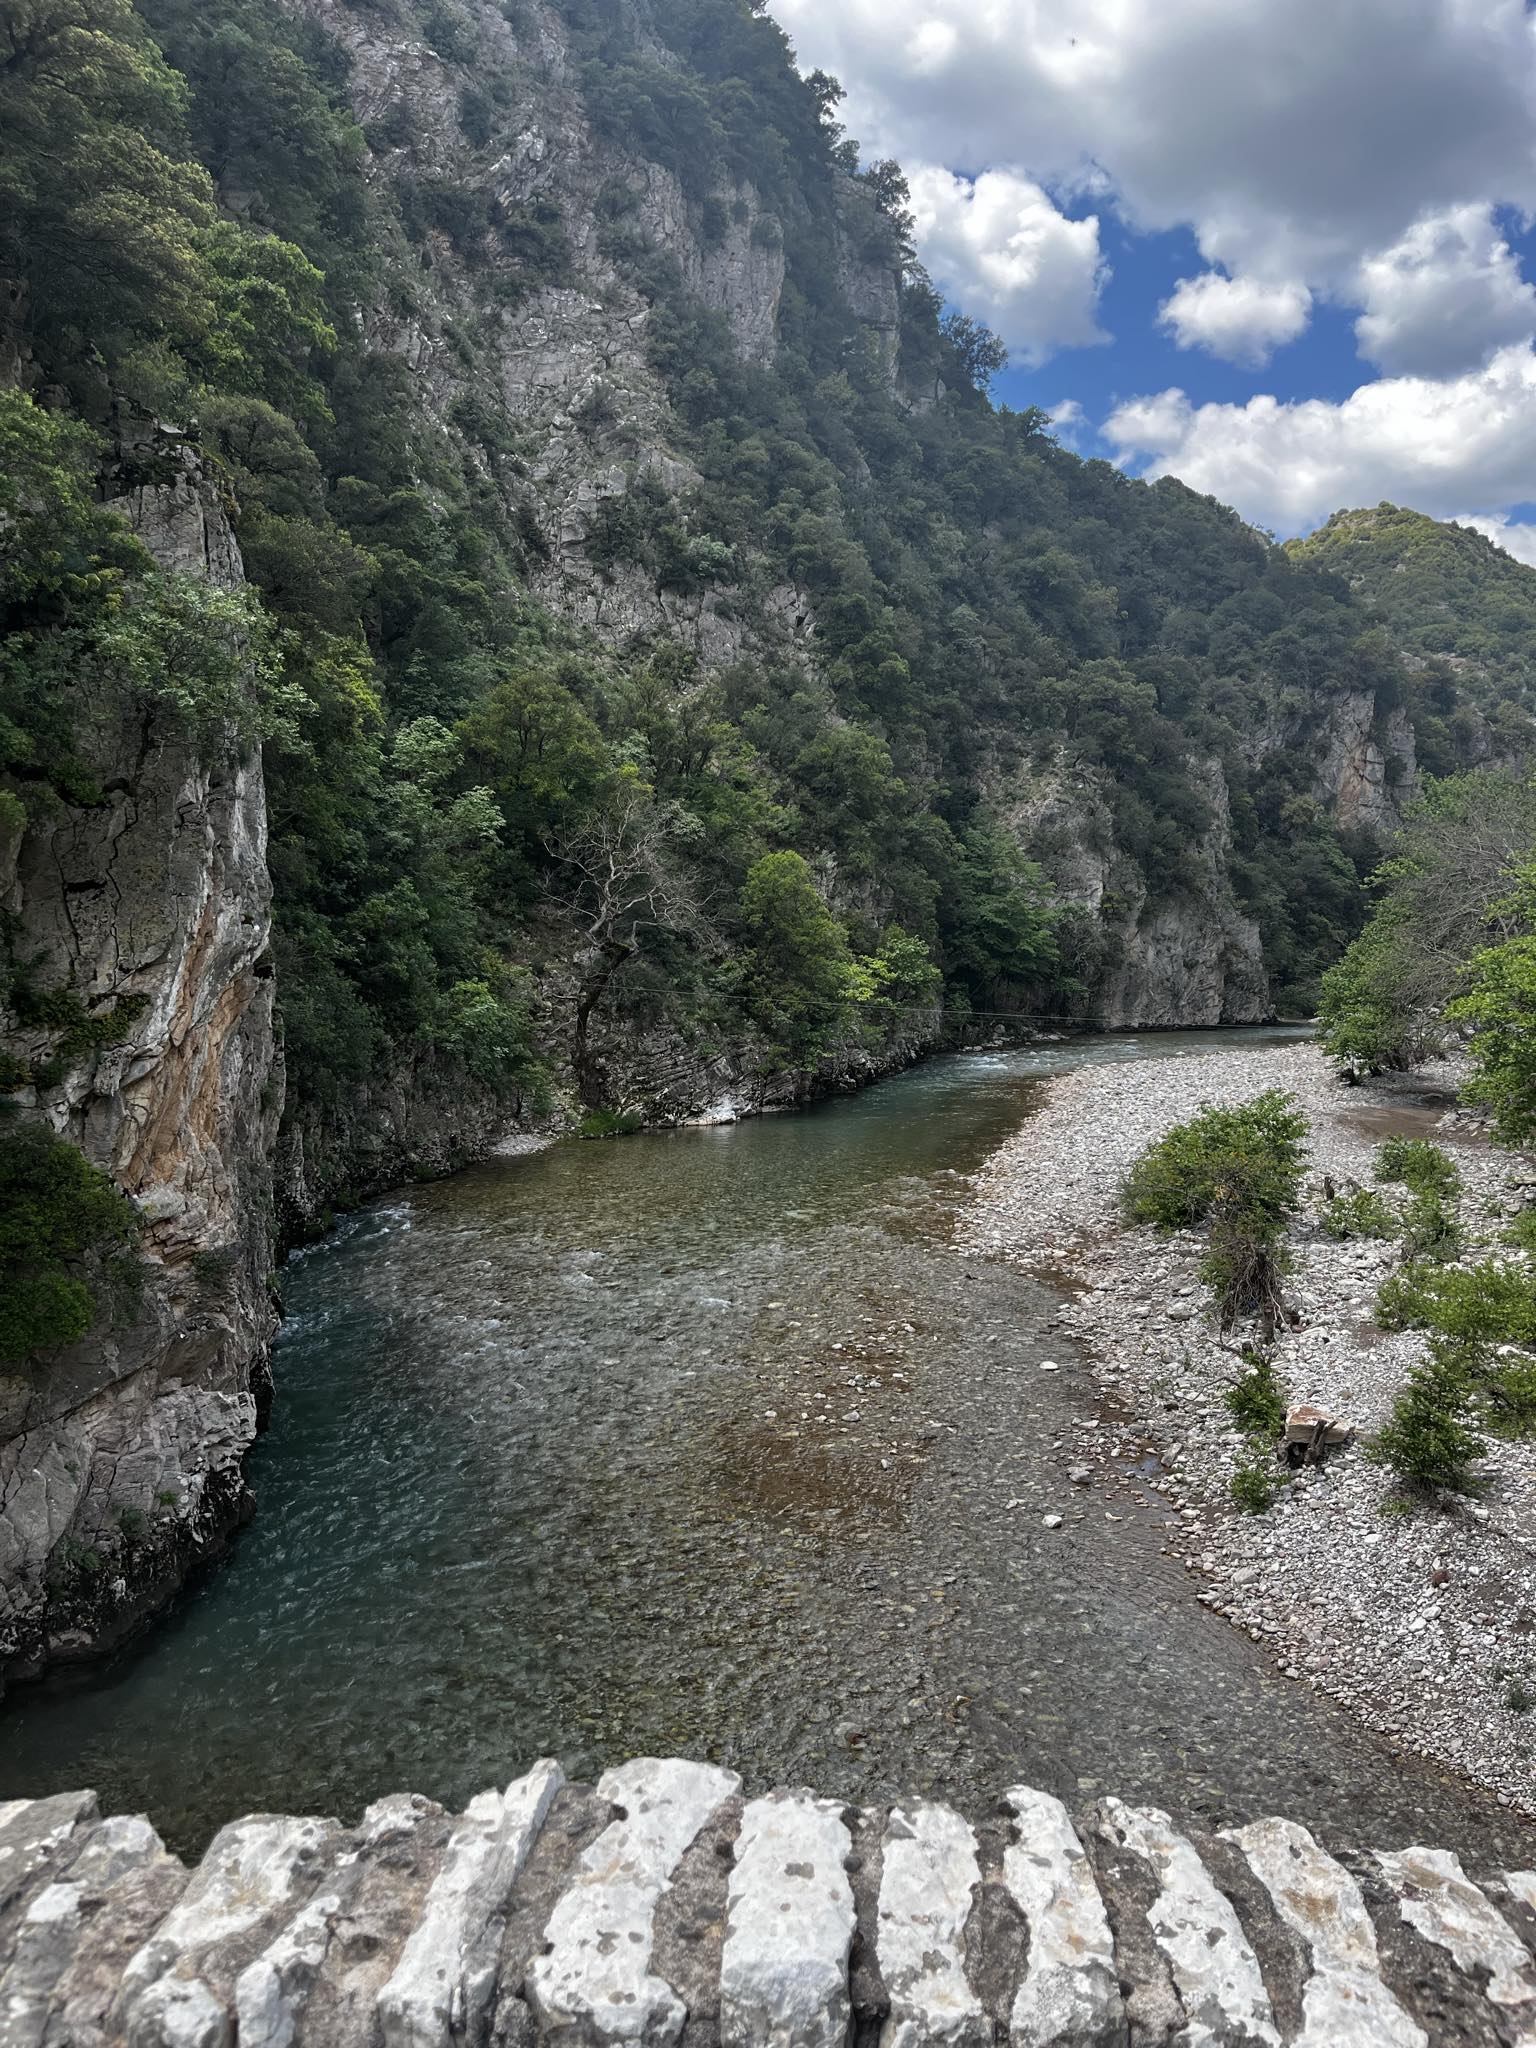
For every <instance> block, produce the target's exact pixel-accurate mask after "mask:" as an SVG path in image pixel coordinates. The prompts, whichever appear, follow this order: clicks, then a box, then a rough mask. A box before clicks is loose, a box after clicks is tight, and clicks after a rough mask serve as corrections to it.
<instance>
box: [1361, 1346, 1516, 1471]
mask: <svg viewBox="0 0 1536 2048" xmlns="http://www.w3.org/2000/svg"><path fill="white" fill-rule="evenodd" d="M1471 1400H1472V1388H1471V1384H1470V1382H1469V1381H1468V1378H1467V1375H1466V1373H1465V1372H1464V1371H1462V1369H1461V1368H1460V1366H1459V1365H1458V1364H1457V1363H1456V1362H1455V1361H1454V1360H1453V1359H1449V1358H1446V1357H1443V1356H1441V1355H1439V1354H1438V1353H1437V1354H1435V1355H1432V1356H1431V1358H1430V1359H1429V1361H1428V1362H1427V1363H1426V1364H1424V1365H1421V1366H1418V1367H1416V1368H1415V1370H1414V1371H1413V1372H1411V1373H1410V1374H1409V1376H1408V1383H1407V1385H1406V1386H1405V1387H1404V1389H1403V1391H1402V1393H1401V1394H1399V1396H1398V1398H1397V1402H1396V1404H1395V1406H1394V1407H1393V1410H1392V1416H1391V1420H1390V1421H1389V1422H1388V1423H1387V1425H1386V1427H1385V1428H1384V1429H1383V1430H1382V1431H1381V1433H1380V1435H1379V1436H1378V1437H1377V1439H1376V1441H1375V1443H1374V1444H1373V1445H1372V1446H1371V1450H1370V1455H1371V1457H1373V1458H1374V1459H1375V1460H1376V1462H1377V1463H1378V1464H1381V1465H1385V1466H1387V1467H1388V1469H1389V1470H1390V1471H1392V1472H1393V1473H1395V1474H1396V1476H1397V1477H1398V1478H1399V1479H1401V1480H1402V1481H1403V1482H1404V1484H1405V1485H1407V1486H1409V1487H1412V1488H1414V1489H1415V1490H1417V1491H1428V1490H1429V1489H1431V1488H1434V1487H1444V1488H1447V1489H1448V1490H1450V1491H1452V1492H1457V1493H1469V1492H1471V1491H1472V1490H1473V1487H1474V1483H1475V1482H1474V1480H1473V1477H1472V1472H1471V1467H1472V1465H1473V1463H1474V1462H1475V1460H1476V1459H1478V1458H1479V1457H1481V1455H1482V1453H1483V1452H1484V1450H1486V1448H1487V1446H1486V1444H1485V1443H1484V1442H1483V1440H1482V1438H1481V1437H1480V1436H1478V1435H1477V1434H1476V1432H1475V1431H1474V1430H1473V1429H1472V1427H1471V1424H1470V1421H1469V1419H1468V1418H1469V1413H1470V1408H1471Z"/></svg>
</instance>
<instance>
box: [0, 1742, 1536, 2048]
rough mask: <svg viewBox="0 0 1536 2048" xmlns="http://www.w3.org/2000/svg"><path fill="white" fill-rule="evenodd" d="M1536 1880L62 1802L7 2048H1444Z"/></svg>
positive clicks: (42, 1821)
mask: <svg viewBox="0 0 1536 2048" xmlns="http://www.w3.org/2000/svg"><path fill="white" fill-rule="evenodd" d="M1533 1909H1536V1873H1532V1872H1530V1871H1510V1872H1502V1873H1499V1872H1490V1873H1479V1874H1478V1876H1477V1878H1475V1879H1474V1878H1473V1877H1472V1876H1469V1875H1468V1873H1467V1871H1466V1870H1465V1869H1464V1868H1463V1866H1462V1864H1461V1862H1460V1861H1459V1859H1458V1858H1457V1857H1456V1856H1455V1855H1454V1854H1452V1853H1451V1852H1449V1851H1446V1850H1439V1849H1425V1848H1407V1849H1401V1850H1396V1851H1391V1852H1386V1853H1381V1854H1369V1853H1357V1852H1351V1851H1349V1850H1347V1849H1342V1848H1339V1847H1337V1846H1335V1845H1330V1846H1329V1847H1324V1846H1323V1845H1321V1844H1320V1843H1319V1842H1318V1841H1317V1840H1316V1839H1315V1838H1314V1837H1313V1836H1312V1835H1311V1834H1310V1833H1309V1832H1308V1831H1307V1829H1305V1828H1304V1827H1301V1826H1299V1825H1297V1824H1296V1823H1295V1822H1292V1821H1286V1820H1259V1821H1254V1822H1251V1823H1249V1824H1248V1825H1247V1826H1243V1827H1238V1828H1233V1829H1230V1830H1226V1831H1224V1832H1223V1833H1221V1834H1219V1835H1209V1834H1202V1833H1197V1832H1195V1831H1193V1830H1191V1831H1184V1830H1181V1829H1180V1827H1179V1826H1177V1825H1176V1823H1175V1822H1174V1821H1173V1820H1171V1819H1170V1817H1169V1816H1168V1815H1167V1814H1166V1813H1162V1812H1160V1811H1158V1810H1157V1809H1155V1808H1148V1807H1131V1806H1127V1805H1125V1804H1123V1803H1122V1802H1121V1801H1120V1800H1118V1799H1113V1798H1109V1799H1104V1800H1102V1801H1100V1802H1099V1804H1098V1805H1097V1806H1095V1807H1093V1808H1091V1809H1090V1810H1089V1811H1088V1812H1087V1813H1085V1814H1082V1815H1079V1816H1076V1817H1074V1816H1072V1815H1070V1814H1069V1813H1068V1812H1067V1809H1066V1808H1065V1807H1064V1806H1063V1805H1062V1804H1061V1802H1060V1801H1059V1800H1057V1799H1054V1798H1052V1797H1050V1796H1049V1795H1048V1794H1046V1793H1043V1792H1038V1791H1035V1790H1033V1789H1032V1788H1030V1787H1028V1786H1023V1785H1019V1786H1014V1787H1012V1788H1011V1789H1009V1790H1007V1791H1005V1792H1004V1794H1003V1795H1002V1797H1001V1798H1000V1799H999V1801H998V1802H997V1804H996V1806H995V1807H994V1809H993V1810H992V1812H991V1813H989V1814H988V1815H987V1816H986V1817H985V1818H984V1819H982V1820H981V1821H980V1822H978V1823H977V1824H975V1825H973V1824H972V1823H971V1822H970V1821H969V1820H967V1819H965V1818H964V1817H962V1816H961V1815H960V1814H958V1813H956V1812H954V1811H952V1810H951V1809H950V1808H948V1807H945V1806H942V1805H937V1804H935V1803H933V1802H931V1801H928V1800H923V1799H916V1800H912V1801H908V1802H903V1803H901V1804H898V1805H895V1806H892V1807H890V1808H889V1809H883V1810H879V1811H862V1810H860V1809H857V1808H850V1807H846V1806H843V1805H842V1804H841V1803H840V1802H838V1801H835V1800H830V1799H820V1798H817V1797H816V1796H815V1795H814V1794H813V1793H811V1792H805V1791H777V1792H771V1793H768V1794H767V1795H766V1796H764V1797H761V1798H750V1799H749V1798H744V1797H743V1792H742V1786H741V1782H740V1780H739V1779H738V1778H737V1777H736V1775H735V1773H734V1772H731V1771H726V1770H721V1769H718V1768H716V1767H715V1766H713V1765H709V1764H701V1763H690V1762H684V1761H680V1760H675V1759H662V1760H647V1761H639V1762H635V1763H628V1764H623V1765H620V1766H618V1767H617V1768H616V1769H613V1770H609V1771H606V1772H605V1773H604V1774H603V1776H602V1778H601V1779H599V1781H598V1783H597V1785H596V1786H595V1787H586V1786H580V1785H572V1784H568V1783H567V1782H566V1781H565V1777H564V1774H563V1773H562V1771H561V1770H560V1767H559V1765H558V1764H555V1763H552V1762H548V1761H546V1762H543V1763H540V1764H536V1765H535V1766H534V1768H533V1769H532V1770H531V1771H530V1772H529V1773H528V1774H527V1775H526V1776H525V1777H522V1778H519V1779H517V1780H516V1781H514V1783H512V1784H511V1785H509V1786H508V1787H507V1789H506V1791H505V1792H495V1791H491V1792H483V1793H481V1794H480V1795H479V1796H478V1797H477V1798H475V1799H472V1800H471V1801H470V1803H469V1805H468V1807H467V1808H466V1810H465V1811H464V1813H463V1814H461V1815H452V1814H448V1813H446V1812H444V1810H443V1809H442V1808H441V1807H440V1806H436V1805H434V1804H433V1803H432V1802H431V1801H430V1800H426V1799H421V1798H416V1797H411V1796H405V1795H397V1796H394V1797H391V1798H387V1799H381V1800H379V1801H378V1802H377V1803H376V1804H374V1805H373V1806H371V1807H369V1809H368V1811H367V1812H366V1813H365V1814H364V1816H363V1818H362V1820H361V1822H360V1823H359V1824H358V1825H357V1826H356V1827H344V1826H342V1825H341V1824H339V1823H338V1822H336V1821H334V1820H289V1819H284V1818H281V1817H277V1816H273V1815H268V1814H263V1815H258V1816H255V1817H253V1818H250V1819H247V1820H239V1821H235V1822H233V1823H232V1824H231V1825H230V1826H228V1827H226V1828H224V1829H223V1830H222V1831H221V1832H220V1833H219V1834H218V1835H217V1836H216V1837H215V1838H214V1840H213V1842H212V1843H211V1844H210V1846H209V1848H208V1850H207V1852H206V1853H205V1855H204V1857H203V1860H202V1862H201V1863H200V1864H199V1865H198V1866H197V1868H196V1869H194V1870H191V1871H189V1870H187V1869H186V1867H185V1866H184V1865H183V1864H182V1863H181V1862H180V1861H178V1860H177V1859H176V1858H175V1857H173V1856H170V1855H168V1854H167V1853H166V1851H165V1849H164V1846H163V1845H162V1843H161V1842H160V1839H159V1837H158V1836H157V1835H156V1834H155V1832H154V1830H153V1828H152V1827H150V1825H149V1824H148V1822H147V1821H144V1820H137V1819H110V1820H102V1819H101V1818H100V1817H99V1815H98V1811H97V1808H96V1805H95V1802H94V1801H93V1800H92V1798H91V1796H90V1794H88V1793H79V1794H64V1795H60V1796H56V1797H53V1798H48V1799H39V1800H33V1801H26V1800H20V1801H16V1802H14V1803H13V1804H11V1805H10V1806H6V1807H0V2038H3V2039H4V2040H5V2041H6V2042H7V2044H10V2048H23V2044H25V2048H46V2044H51V2043H66V2042H68V2043H72V2044H78V2048H86V2044H92V2048H109V2044H131V2048H234V2044H236V2043H237V2042H238V2044H239V2048H258V2044H259V2048H278V2044H282V2048H449V2044H450V2043H453V2042H480V2043H490V2042H497V2043H503V2044H512V2043H517V2044H522V2048H533V2044H535V2043H545V2042H550V2043H562V2044H568V2048H609V2044H611V2048H617V2044H619V2043H626V2044H642V2048H676V2044H680V2043H687V2044H690V2048H846V2044H847V2043H849V2042H851V2041H875V2040H876V2039H878V2040H879V2041H880V2042H881V2043H883V2044H885V2048H926V2044H936V2043H937V2044H944V2048H990V2044H992V2043H995V2042H1010V2043H1013V2044H1015V2048H1130V2044H1135V2048H1176V2044H1177V2048H1194V2044H1197V2043H1198V2044H1205V2048H1281V2043H1298V2044H1304V2048H1458V2044H1467V2048H1471V2044H1474V2043H1475V2044H1479V2048H1482V2044H1490V2048H1491V2044H1493V2043H1495V2042H1525V2041H1529V2040H1530V2039H1531V2038H1532V2034H1533V2026H1536V1957H1533V1954H1532V1948H1531V1942H1532V1939H1533V1936H1536V1910H1533Z"/></svg>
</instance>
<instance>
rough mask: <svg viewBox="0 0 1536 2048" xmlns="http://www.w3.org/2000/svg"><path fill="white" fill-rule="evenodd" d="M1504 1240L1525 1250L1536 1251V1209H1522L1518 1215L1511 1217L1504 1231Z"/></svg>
mask: <svg viewBox="0 0 1536 2048" xmlns="http://www.w3.org/2000/svg"><path fill="white" fill-rule="evenodd" d="M1504 1242H1505V1243H1506V1244H1512V1245H1514V1246H1516V1247H1517V1248H1518V1249H1519V1250H1520V1251H1523V1252H1536V1209H1522V1210H1521V1211H1520V1214H1519V1215H1518V1216H1515V1217H1513V1218H1511V1220H1510V1222H1509V1224H1508V1226H1507V1228H1506V1229H1505V1232H1504Z"/></svg>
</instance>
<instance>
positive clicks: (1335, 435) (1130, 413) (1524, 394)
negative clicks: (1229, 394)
mask: <svg viewBox="0 0 1536 2048" xmlns="http://www.w3.org/2000/svg"><path fill="white" fill-rule="evenodd" d="M1104 434H1105V438H1106V439H1107V440H1108V441H1109V442H1110V443H1111V445H1112V446H1114V447H1115V448H1116V449H1117V450H1118V452H1119V455H1120V458H1121V459H1122V460H1123V461H1127V462H1130V463H1133V464H1135V465H1137V466H1139V467H1140V469H1141V472H1142V473H1143V474H1144V475H1147V476H1166V475H1172V476H1177V477H1181V478H1182V479H1183V481H1184V482H1185V483H1187V484H1188V485H1189V486H1190V488H1191V489H1192V490H1196V491H1203V492H1208V493H1209V494H1210V495H1211V496H1213V497H1217V498H1222V499H1224V500H1225V501H1226V502H1227V503H1228V504H1231V505H1235V506H1236V507H1237V509H1238V511H1239V512H1241V513H1242V514H1243V516H1244V517H1245V518H1247V519H1251V520H1253V521H1254V522H1255V523H1256V524H1258V525H1261V526H1267V527H1272V528H1275V529H1277V530H1278V531H1280V532H1282V533H1295V532H1298V531H1300V530H1302V529H1305V528H1307V527H1311V526H1315V525H1316V524H1317V523H1318V522H1319V521H1320V520H1322V519H1325V518H1326V517H1327V516H1328V514H1329V513H1330V512H1334V511H1337V510H1338V509H1339V508H1340V507H1341V506H1346V505H1374V504H1377V503H1378V502H1379V501H1380V500H1381V499H1383V498H1390V499H1392V500H1394V501H1395V502H1397V503H1399V504H1405V505H1412V506H1415V507H1416V508H1417V509H1418V510H1420V511H1423V512H1430V513H1433V514H1434V515H1435V516H1436V517H1437V518H1442V519H1451V518H1460V517H1464V516H1465V514H1466V509H1467V507H1468V506H1472V507H1476V508H1480V510H1479V511H1478V514H1477V516H1479V517H1482V516H1487V515H1495V514H1498V513H1501V512H1503V511H1506V510H1507V508H1508V507H1509V506H1511V505H1513V504H1515V503H1518V502H1519V501H1520V500H1522V499H1524V498H1526V497H1528V496H1529V495H1530V491H1531V478H1532V477H1533V476H1536V354H1533V352H1532V350H1531V349H1530V347H1529V346H1515V347H1510V348H1505V349H1501V350H1499V352H1498V353H1497V354H1496V355H1494V356H1493V357H1492V358H1491V359H1490V360H1489V361H1488V362H1487V363H1486V364H1482V365H1480V366H1479V367H1478V368H1477V369H1475V370H1469V371H1467V372H1466V373H1465V374H1463V375H1462V376H1460V377H1451V378H1442V379H1430V378H1425V377H1382V378H1378V379H1377V380H1376V381H1375V382H1374V383H1370V384H1362V385H1361V386H1360V387H1359V389H1358V390H1356V391H1353V392H1351V393H1350V395H1349V397H1348V398H1346V399H1344V400H1342V401H1341V402H1339V403H1334V402H1332V401H1331V400H1327V399H1320V398H1312V399H1303V400H1298V401H1296V402H1295V403H1291V404H1282V403H1281V402H1280V401H1279V400H1278V399H1276V398H1273V397H1270V396H1268V395H1267V394H1261V395H1259V396H1257V397H1254V398H1250V399H1249V400H1248V401H1247V403H1246V404H1244V405H1216V404H1208V405H1195V404H1192V403H1191V401H1190V400H1189V398H1188V397H1187V396H1186V395H1185V393H1184V392H1182V391H1179V390H1169V391H1163V392H1159V393H1156V394H1155V395H1152V396H1149V397H1144V398H1137V399H1133V400H1131V401H1129V402H1128V403H1126V404H1124V405H1121V406H1120V407H1118V408H1117V410H1116V411H1115V412H1114V413H1112V414H1111V415H1110V417H1109V419H1108V420H1107V421H1106V422H1105V425H1104ZM1507 544H1508V543H1504V542H1501V545H1507ZM1512 551H1513V550H1512Z"/></svg>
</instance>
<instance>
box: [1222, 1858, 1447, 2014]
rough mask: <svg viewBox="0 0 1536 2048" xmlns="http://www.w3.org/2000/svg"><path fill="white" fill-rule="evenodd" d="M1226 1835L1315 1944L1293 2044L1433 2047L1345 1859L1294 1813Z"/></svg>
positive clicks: (1295, 1927)
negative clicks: (1386, 1971)
mask: <svg viewBox="0 0 1536 2048" xmlns="http://www.w3.org/2000/svg"><path fill="white" fill-rule="evenodd" d="M1226 1839H1227V1840H1228V1841H1229V1842H1235V1843H1236V1844H1237V1846H1238V1847H1239V1848H1240V1849H1241V1850H1242V1852H1243V1854H1244V1856H1246V1857H1247V1859H1248V1862H1249V1864H1250V1865H1251V1867H1252V1869H1253V1872H1254V1875H1255V1876H1256V1877H1257V1878H1258V1880H1259V1882H1260V1883H1261V1884H1262V1885H1263V1886H1264V1889H1265V1890H1266V1891H1267V1892H1268V1893H1269V1896H1270V1898H1271V1899H1272V1900H1273V1901H1274V1904H1275V1910H1276V1911H1277V1912H1278V1913H1279V1915H1280V1917H1281V1919H1282V1920H1283V1921H1284V1922H1285V1924H1286V1926H1287V1927H1289V1928H1290V1929H1291V1931H1292V1933H1293V1934H1298V1935H1300V1937H1301V1939H1302V1940H1303V1942H1305V1944H1306V1947H1307V1952H1308V1956H1309V1958H1310V1961H1311V1965H1312V1975H1311V1978H1310V1979H1309V1981H1308V1983H1307V1986H1306V1989H1305V1991H1304V1992H1303V1994H1302V2015H1303V2025H1302V2031H1301V2032H1300V2033H1299V2034H1298V2035H1297V2036H1296V2040H1295V2043H1294V2044H1293V2048H1333V2043H1334V2042H1336V2041H1351V2042H1358V2043H1359V2044H1360V2048H1428V2038H1429V2037H1428V2036H1427V2035H1426V2034H1425V2032H1424V2029H1423V2028H1422V2027H1421V2026H1419V2025H1417V2024H1416V2023H1415V2022H1414V2021H1413V2020H1412V2019H1410V2018H1409V2016H1408V2014H1407V2013H1406V2012H1405V2011H1404V2010H1403V2008H1402V2006H1401V2005H1400V2004H1399V2003H1398V2001H1397V2000H1396V1999H1395V1998H1394V1997H1393V1995H1392V1993H1391V1992H1390V1991H1389V1990H1388V1989H1387V1987H1386V1985H1385V1984H1384V1983H1383V1982H1382V1978H1381V1957H1380V1954H1379V1952H1378V1950H1377V1947H1376V1928H1375V1925H1374V1923H1373V1922H1372V1919H1371V1916H1370V1914H1369V1913H1368V1912H1367V1911H1366V1909H1365V1900H1364V1899H1363V1898H1362V1897H1361V1894H1360V1887H1359V1885H1358V1884H1356V1882H1355V1880H1354V1879H1353V1878H1352V1877H1351V1876H1350V1874H1349V1872H1348V1871H1347V1870H1346V1869H1345V1868H1344V1867H1343V1865H1342V1864H1339V1863H1336V1862H1335V1861H1334V1860H1333V1858H1332V1857H1331V1856H1329V1855H1327V1854H1326V1853H1325V1852H1324V1851H1323V1850H1322V1849H1320V1848H1319V1847H1318V1845H1317V1843H1316V1842H1315V1841H1314V1840H1313V1838H1312V1837H1311V1835H1309V1834H1308V1832H1307V1830H1306V1829H1305V1828H1304V1827H1300V1826H1298V1825H1297V1823H1296V1822H1295V1821H1290V1820H1257V1821H1253V1822H1252V1823H1251V1824H1250V1825H1249V1826H1248V1827H1245V1828H1233V1829H1231V1830H1229V1831H1228V1833H1227V1835H1226Z"/></svg>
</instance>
